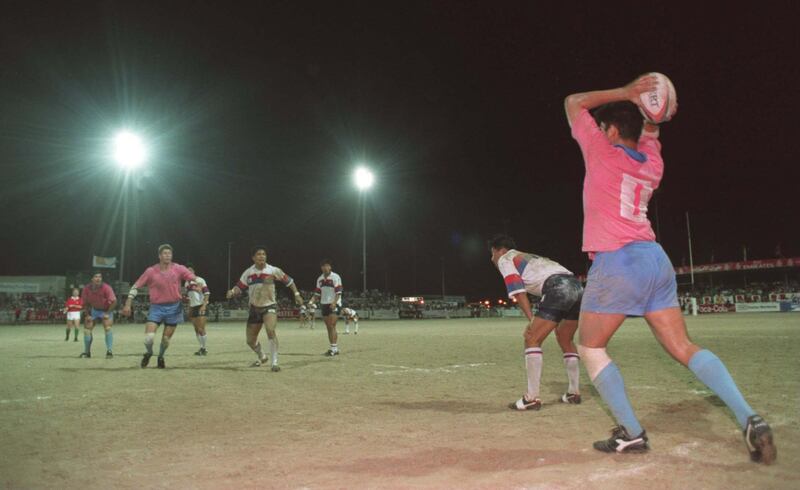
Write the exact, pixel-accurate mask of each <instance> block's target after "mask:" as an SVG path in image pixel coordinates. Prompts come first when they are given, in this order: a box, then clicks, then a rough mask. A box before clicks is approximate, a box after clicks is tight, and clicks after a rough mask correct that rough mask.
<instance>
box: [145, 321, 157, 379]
mask: <svg viewBox="0 0 800 490" xmlns="http://www.w3.org/2000/svg"><path fill="white" fill-rule="evenodd" d="M157 330H158V324H157V323H155V322H147V323H145V324H144V348H145V353H144V356H142V364H141V366H142V367H143V368H146V367H147V364H148V363H150V358H151V357H153V344H154V343H155V338H156V331H157Z"/></svg>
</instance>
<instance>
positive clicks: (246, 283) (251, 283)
mask: <svg viewBox="0 0 800 490" xmlns="http://www.w3.org/2000/svg"><path fill="white" fill-rule="evenodd" d="M275 281H280V282H281V283H283V284H284V285H286V286H291V285H292V284H294V280H293V279H292V278H291V277H289V276H288V274H286V273H285V272H283V271H282V270H280V269H279V268H277V267H275V266H273V265H269V264H266V265H265V266H264V268H263V269H259V268H257V267H256V266H255V264H254V265H252V266H250V267H249V268H248V269H247V270H246V271H244V273H242V277H241V278H240V279H239V282H238V283H237V284H236V287H238V288H239V289H241V290H242V291H245V290H247V289H249V290H250V304H251V305H253V306H256V307H259V308H262V307H264V306H271V305H274V304H275V303H276V302H277V300H276V299H275Z"/></svg>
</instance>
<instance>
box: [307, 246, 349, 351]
mask: <svg viewBox="0 0 800 490" xmlns="http://www.w3.org/2000/svg"><path fill="white" fill-rule="evenodd" d="M332 267H333V264H331V260H329V259H324V260H323V261H322V262H320V269H322V275H320V276H319V277H318V278H317V288H316V289H315V290H314V296H312V297H311V304H312V305H313V304H314V301H315V300H316V299H317V298H319V300H320V304H321V305H322V318H323V320H325V328H327V329H328V341H329V342H330V345H331V347H330V349H328V351H327V352H325V355H326V356H328V357H333V356H338V355H339V344H338V343H337V342H338V340H339V336H338V334H337V333H336V321H337V320H338V319H339V317H338V315H339V309H340V308H341V307H342V278H341V277H339V274H337V273H335V272H333V269H332Z"/></svg>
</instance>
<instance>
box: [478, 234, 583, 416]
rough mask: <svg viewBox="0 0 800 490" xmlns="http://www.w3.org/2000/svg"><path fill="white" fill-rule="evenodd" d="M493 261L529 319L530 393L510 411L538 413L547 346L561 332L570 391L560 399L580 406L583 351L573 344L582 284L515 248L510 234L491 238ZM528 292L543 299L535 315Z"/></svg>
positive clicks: (556, 266) (510, 294)
mask: <svg viewBox="0 0 800 490" xmlns="http://www.w3.org/2000/svg"><path fill="white" fill-rule="evenodd" d="M489 251H490V252H491V253H492V262H494V264H495V265H496V266H497V269H498V270H499V271H500V273H501V274H502V275H503V279H504V280H505V284H506V290H507V291H508V297H509V298H511V299H515V300H516V302H517V305H518V306H519V307H520V309H521V310H522V311H523V312H524V313H525V316H526V317H527V318H528V322H529V323H528V326H527V328H526V329H525V333H524V337H525V367H526V370H527V375H528V389H527V392H526V393H525V395H523V397H522V398H520V399H519V400H517V401H516V402H514V403H511V404H509V407H510V408H512V409H515V410H539V409H540V408H541V407H542V400H541V399H540V398H539V384H540V382H541V378H542V342H544V339H546V338H547V336H548V335H549V334H550V332H551V331H552V330H553V329H555V330H556V340H557V341H558V345H559V346H560V347H561V350H562V351H563V353H564V365H565V367H566V369H567V378H568V379H569V387H568V388H567V392H566V394H564V395H563V396H562V397H561V401H562V402H563V403H574V404H578V403H580V402H581V395H580V391H579V390H578V378H579V376H580V371H579V367H578V360H579V359H580V358H579V357H578V354H577V352H578V349H577V347H576V346H575V343H574V342H573V338H574V337H575V331H576V330H577V329H578V316H579V314H580V308H581V297H582V295H583V286H581V283H580V281H579V280H578V279H577V278H576V277H575V276H574V275H573V274H572V273H571V272H570V271H568V270H567V269H565V268H564V267H562V266H561V265H560V264H559V263H557V262H554V261H552V260H550V259H548V258H545V257H540V256H538V255H533V254H529V253H525V252H520V251H519V250H515V244H514V240H513V239H512V238H511V237H509V236H507V235H496V236H494V237H493V238H492V239H491V240H489ZM528 293H530V294H532V295H533V296H539V297H541V301H540V303H539V308H538V310H537V311H536V314H535V315H534V314H533V312H532V310H531V305H530V302H529V301H528Z"/></svg>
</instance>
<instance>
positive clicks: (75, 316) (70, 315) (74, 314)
mask: <svg viewBox="0 0 800 490" xmlns="http://www.w3.org/2000/svg"><path fill="white" fill-rule="evenodd" d="M80 319H81V312H80V311H68V312H67V320H78V321H80Z"/></svg>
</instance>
